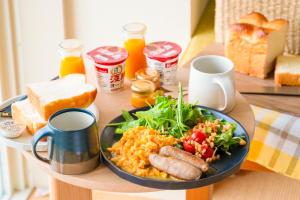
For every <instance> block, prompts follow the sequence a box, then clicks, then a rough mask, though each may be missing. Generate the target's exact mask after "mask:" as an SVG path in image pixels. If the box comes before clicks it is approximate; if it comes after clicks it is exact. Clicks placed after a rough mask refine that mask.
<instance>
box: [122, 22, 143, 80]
mask: <svg viewBox="0 0 300 200" xmlns="http://www.w3.org/2000/svg"><path fill="white" fill-rule="evenodd" d="M146 29H147V27H146V25H144V24H142V23H130V24H126V25H125V26H124V27H123V31H124V36H125V39H124V47H125V49H126V50H127V52H128V58H127V60H126V63H125V77H126V78H128V79H130V80H132V79H134V78H135V73H136V71H138V70H139V69H143V68H146V67H147V63H146V57H145V55H144V47H145V33H146Z"/></svg>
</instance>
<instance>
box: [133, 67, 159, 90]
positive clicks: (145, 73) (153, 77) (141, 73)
mask: <svg viewBox="0 0 300 200" xmlns="http://www.w3.org/2000/svg"><path fill="white" fill-rule="evenodd" d="M135 79H136V80H149V81H152V82H153V83H154V85H155V90H158V89H159V88H160V74H159V72H158V71H157V70H156V69H150V68H144V69H140V70H138V71H137V72H136V73H135Z"/></svg>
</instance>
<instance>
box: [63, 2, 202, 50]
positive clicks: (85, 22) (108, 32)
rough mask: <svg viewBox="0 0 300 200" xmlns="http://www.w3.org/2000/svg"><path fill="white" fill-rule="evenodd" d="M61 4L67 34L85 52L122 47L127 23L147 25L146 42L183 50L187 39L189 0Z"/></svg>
mask: <svg viewBox="0 0 300 200" xmlns="http://www.w3.org/2000/svg"><path fill="white" fill-rule="evenodd" d="M193 1H200V0H193ZM87 2H88V3H87ZM64 5H65V11H66V15H65V16H66V21H65V22H66V30H67V32H66V35H67V36H69V37H77V38H81V39H82V40H83V41H84V43H85V45H86V48H87V49H91V48H94V47H97V46H99V45H106V44H113V45H120V46H122V45H123V42H122V40H123V34H122V26H123V25H124V24H126V23H129V22H142V23H145V24H146V25H147V27H148V31H147V35H146V38H147V41H148V42H150V41H157V40H170V41H174V42H176V43H179V44H180V45H181V46H182V47H184V48H185V47H186V46H187V44H188V42H189V40H190V36H191V1H190V0H151V1H150V0H126V1H125V0H109V1H107V0H89V1H82V0H73V1H65V4H64ZM198 15H199V14H198ZM193 17H195V18H199V17H197V14H193ZM195 21H196V20H195ZM193 25H194V24H193Z"/></svg>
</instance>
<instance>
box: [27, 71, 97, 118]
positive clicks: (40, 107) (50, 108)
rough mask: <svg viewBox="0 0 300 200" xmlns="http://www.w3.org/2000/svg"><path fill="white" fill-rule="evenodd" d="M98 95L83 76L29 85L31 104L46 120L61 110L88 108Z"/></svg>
mask: <svg viewBox="0 0 300 200" xmlns="http://www.w3.org/2000/svg"><path fill="white" fill-rule="evenodd" d="M96 94H97V89H96V87H94V86H93V85H91V84H87V83H85V76H84V75H83V74H70V75H68V76H66V77H64V78H62V79H58V80H55V81H45V82H40V83H32V84H29V85H27V95H28V98H29V100H30V102H31V103H32V105H33V106H34V107H35V108H36V109H37V111H38V112H39V113H40V115H41V116H42V117H43V118H44V119H45V120H48V119H49V117H50V116H51V115H52V114H54V113H55V112H57V111H59V110H61V109H65V108H86V107H88V106H89V105H90V104H91V103H93V101H94V99H95V98H96Z"/></svg>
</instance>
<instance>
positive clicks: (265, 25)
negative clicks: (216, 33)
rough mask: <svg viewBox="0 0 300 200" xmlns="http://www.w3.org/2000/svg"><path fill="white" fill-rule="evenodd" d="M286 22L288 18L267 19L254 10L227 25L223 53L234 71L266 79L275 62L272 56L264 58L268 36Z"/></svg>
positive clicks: (282, 26)
mask: <svg viewBox="0 0 300 200" xmlns="http://www.w3.org/2000/svg"><path fill="white" fill-rule="evenodd" d="M287 24H288V21H286V20H284V19H275V20H273V21H268V20H267V18H266V17H265V16H264V15H262V14H260V13H256V12H253V13H250V14H248V15H246V16H244V17H241V19H240V20H239V23H235V24H231V25H230V26H229V29H228V33H227V38H226V42H225V55H226V56H227V57H228V58H230V59H231V60H232V61H233V62H234V64H235V70H236V71H238V72H241V73H244V74H249V75H250V76H255V77H259V78H266V76H267V74H268V73H269V72H270V71H272V70H273V68H274V64H275V59H274V60H273V61H270V59H269V60H267V55H268V54H269V52H268V51H269V50H270V49H269V45H270V44H268V43H269V36H270V34H271V33H272V32H273V31H277V30H280V29H282V28H284V27H285V26H286V25H287ZM282 51H283V49H282ZM271 58H272V57H271Z"/></svg>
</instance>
